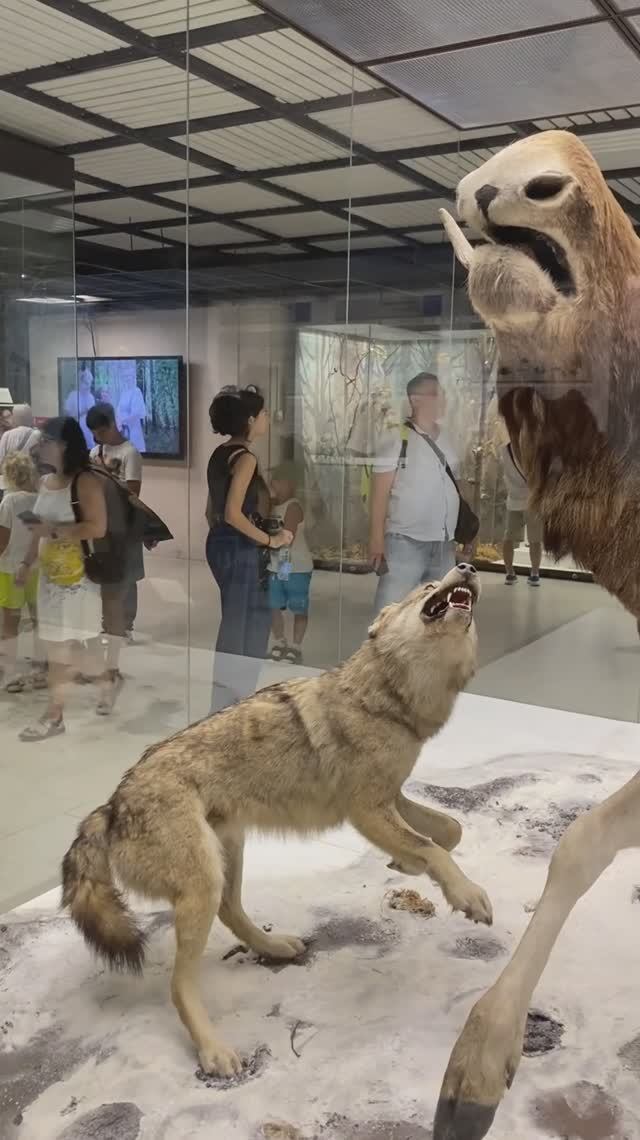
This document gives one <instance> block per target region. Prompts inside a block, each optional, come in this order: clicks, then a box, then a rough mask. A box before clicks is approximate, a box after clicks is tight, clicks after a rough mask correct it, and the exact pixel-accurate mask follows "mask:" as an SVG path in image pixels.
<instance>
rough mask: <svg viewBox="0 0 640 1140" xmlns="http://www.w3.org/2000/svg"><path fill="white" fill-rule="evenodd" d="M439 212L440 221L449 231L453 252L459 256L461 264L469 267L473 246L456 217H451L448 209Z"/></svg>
mask: <svg viewBox="0 0 640 1140" xmlns="http://www.w3.org/2000/svg"><path fill="white" fill-rule="evenodd" d="M438 214H439V215H440V221H441V222H442V224H443V226H444V228H445V230H446V232H447V237H448V238H449V241H450V242H451V244H452V246H453V252H454V253H455V255H456V257H457V258H458V261H459V262H460V264H461V265H464V267H465V269H469V267H470V265H471V262H472V261H473V246H472V245H471V243H470V242H469V241H468V240H467V238H466V237H465V235H464V234H463V232H462V230H461V229H460V226H459V225H458V223H457V222H456V220H455V218H452V217H451V214H450V213H449V211H448V210H438Z"/></svg>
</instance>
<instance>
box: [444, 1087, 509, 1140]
mask: <svg viewBox="0 0 640 1140" xmlns="http://www.w3.org/2000/svg"><path fill="white" fill-rule="evenodd" d="M497 1107H498V1106H497V1105H495V1104H494V1105H485V1104H473V1102H470V1101H464V1100H462V1101H461V1100H456V1098H455V1097H444V1096H441V1097H440V1100H439V1101H438V1107H437V1109H436V1118H435V1121H434V1124H433V1140H483V1137H484V1136H486V1135H487V1132H488V1131H489V1129H490V1128H491V1125H492V1124H493V1120H494V1117H495V1115H496V1109H497Z"/></svg>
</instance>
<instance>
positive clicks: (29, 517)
mask: <svg viewBox="0 0 640 1140" xmlns="http://www.w3.org/2000/svg"><path fill="white" fill-rule="evenodd" d="M18 518H19V519H20V522H23V523H25V524H26V525H27V526H40V523H41V522H42V519H41V518H38V516H37V515H34V513H33V511H20V514H19V515H18Z"/></svg>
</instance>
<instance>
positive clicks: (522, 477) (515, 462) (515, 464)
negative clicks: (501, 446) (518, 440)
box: [507, 443, 527, 483]
mask: <svg viewBox="0 0 640 1140" xmlns="http://www.w3.org/2000/svg"><path fill="white" fill-rule="evenodd" d="M507 451H508V452H509V456H510V458H511V462H512V463H513V466H514V467H515V469H516V471H517V472H518V475H519V476H520V478H521V479H522V480H523V481H524V482H525V483H526V481H527V477H526V475H525V473H524V471H523V470H522V468H521V466H520V464H519V463H518V460H517V459H516V457H515V455H514V454H513V448H512V446H511V444H510V443H508V444H507Z"/></svg>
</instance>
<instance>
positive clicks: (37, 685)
mask: <svg viewBox="0 0 640 1140" xmlns="http://www.w3.org/2000/svg"><path fill="white" fill-rule="evenodd" d="M185 12H186V8H185ZM179 22H180V21H179ZM183 26H184V25H183ZM125 70H126V69H125ZM174 70H175V76H176V77H177V83H174V86H173V88H172V92H173V96H172V97H173V98H174V100H175V101H176V102H175V103H174V106H175V116H176V118H179V117H180V115H182V116H183V117H184V116H186V106H187V80H186V75H185V73H184V71H182V70H180V69H179V68H175V69H174ZM104 74H105V73H101V76H102V75H104ZM127 75H130V76H132V77H133V78H132V80H131V81H132V82H133V79H134V78H135V76H134V73H133V70H131V71H130V72H126V75H125V78H126V76H127ZM107 78H108V76H107ZM174 78H175V77H174ZM78 82H80V80H78ZM123 82H124V80H123ZM93 90H94V91H95V87H94V88H93ZM107 94H108V92H107V89H106V88H105V92H104V98H105V100H106V98H107ZM123 100H124V95H123ZM25 107H26V111H25ZM22 111H23V113H24V114H27V113H28V114H29V115H30V124H31V129H32V130H33V131H34V132H36V133H37V129H38V122H39V117H38V116H39V108H38V106H37V105H35V104H30V103H28V102H25V104H24V106H23V107H22ZM121 113H122V114H123V116H124V117H125V119H126V118H128V117H129V115H132V114H134V112H133V111H132V109H131V108H129V109H126V108H125V107H124V103H123V106H122V109H121ZM146 113H147V117H149V116H151V115H152V111H151V109H150V105H149V106H148V107H147V112H146ZM164 113H165V112H164V110H163V112H162V115H164ZM162 115H161V117H162ZM73 122H74V120H71V127H70V126H69V124H68V123H67V125H66V129H67V130H69V131H70V133H71V134H72V136H73V135H74V127H73ZM1 125H2V123H1V120H0V126H1ZM77 129H78V130H80V131H81V130H82V128H77ZM85 129H87V128H85ZM95 133H96V138H95V140H93V141H95V150H94V149H92V147H91V146H90V145H87V144H85V143H83V144H82V145H79V147H78V150H79V153H78V154H77V155H76V156H75V165H76V194H75V199H74V196H73V192H72V191H69V192H66V193H63V194H57V193H55V192H52V191H48V192H47V193H46V194H44V193H39V194H38V195H33V196H29V197H23V198H22V199H21V200H20V201H17V200H15V199H11V200H10V201H5V202H0V211H1V214H0V234H1V239H2V246H3V249H2V265H3V273H2V282H1V285H0V304H1V314H2V322H1V337H0V362H1V364H2V379H1V380H0V387H1V388H2V391H0V411H2V414H3V416H4V414H5V409H7V410H10V409H11V407H12V406H14V405H19V404H30V405H31V408H32V410H33V416H34V423H35V425H36V427H39V428H42V429H43V432H44V436H45V441H44V442H43V443H42V446H41V447H40V449H39V452H38V458H39V462H40V465H41V471H42V473H43V474H44V475H45V487H44V489H43V490H41V492H40V496H39V498H38V501H37V504H36V500H35V497H34V498H33V503H32V504H31V506H30V509H36V507H37V511H38V512H39V513H40V512H41V511H43V510H48V509H49V507H48V506H47V504H52V506H51V510H52V511H53V514H52V516H51V517H52V520H53V521H52V525H53V524H54V523H55V522H56V521H58V522H60V523H62V522H64V521H69V519H68V518H67V516H68V514H69V511H72V513H73V510H74V508H73V507H72V505H71V498H70V495H71V491H70V486H71V485H70V484H69V483H68V480H67V482H66V483H65V479H66V475H65V473H64V472H63V471H62V469H60V470H58V467H59V462H58V461H59V459H60V456H61V454H62V451H61V448H60V447H58V444H57V443H55V442H54V443H53V444H50V443H49V442H47V440H48V437H47V434H46V433H47V431H48V430H52V431H53V434H54V437H55V439H56V440H57V439H58V435H59V433H60V431H61V430H62V429H61V428H60V421H59V420H57V422H56V424H55V425H54V426H53V427H52V426H51V423H50V420H51V417H56V418H57V417H72V418H73V420H74V421H76V423H79V428H78V429H77V430H79V431H80V443H79V444H78V448H80V447H84V446H86V447H90V448H91V449H94V448H98V449H101V450H96V451H94V452H93V456H94V459H96V460H97V461H98V462H100V461H102V462H103V463H104V465H105V466H106V467H107V468H108V470H109V472H110V473H111V474H112V475H116V476H118V477H119V478H120V479H124V480H125V481H126V482H127V483H128V484H129V487H130V488H131V489H132V490H134V491H135V490H137V489H138V484H139V482H140V479H141V496H142V499H143V500H144V502H145V503H147V504H148V505H149V507H151V508H152V509H153V510H154V511H156V512H157V513H158V515H159V516H160V517H161V519H162V520H163V521H164V522H165V523H166V525H167V527H168V528H169V531H170V532H171V535H172V539H171V541H164V542H162V543H161V544H160V545H158V546H157V547H156V548H155V549H144V548H143V545H142V543H141V541H140V539H139V538H138V539H136V541H135V542H130V543H129V544H128V548H127V552H126V555H123V561H124V563H125V573H124V576H123V577H121V578H120V580H119V582H118V583H117V584H112V585H110V586H107V587H105V586H104V585H103V586H102V589H101V587H100V585H96V584H90V585H89V586H87V579H86V575H85V576H84V577H83V576H82V571H83V562H82V558H81V554H80V551H79V548H78V547H77V545H76V546H71V547H69V543H68V542H67V543H66V545H65V542H64V541H63V540H55V539H53V540H51V541H50V544H49V546H46V544H45V545H43V547H42V550H41V552H40V583H41V585H40V592H39V594H38V598H37V612H38V618H39V632H40V641H39V642H38V643H37V645H36V647H35V648H33V647H32V640H33V634H32V631H31V630H30V628H29V621H30V618H31V617H32V616H35V607H34V612H33V614H31V613H30V611H29V608H28V607H27V606H26V605H25V606H24V608H23V612H22V622H21V631H20V636H19V639H18V640H17V642H16V639H15V637H14V638H11V637H8V638H7V637H5V639H4V641H3V649H4V658H5V659H4V675H3V683H4V685H5V686H7V683H8V692H7V693H6V694H5V695H4V697H3V703H4V708H3V716H4V718H5V719H4V731H5V733H6V734H7V738H8V740H9V742H10V749H9V750H10V752H11V755H14V754H15V756H16V758H17V757H18V755H19V757H20V767H19V771H20V772H21V773H22V775H21V777H20V779H21V783H20V784H19V785H13V784H11V783H10V784H9V793H8V797H7V796H6V795H3V794H2V791H1V789H0V800H2V801H3V802H9V804H10V811H11V820H10V827H11V832H12V834H11V836H10V838H8V839H4V838H3V836H2V835H1V834H0V912H2V911H4V910H5V909H7V908H8V907H9V906H11V905H12V904H13V903H15V902H19V901H22V900H23V899H25V898H31V897H33V896H35V895H37V894H39V892H40V891H41V890H43V889H44V888H46V887H48V886H53V885H55V884H57V882H58V870H57V869H58V866H59V862H60V858H61V855H62V853H63V852H64V850H65V849H66V847H67V846H68V844H69V843H70V841H71V839H72V838H73V834H74V831H75V828H76V826H77V821H78V819H81V818H83V817H84V816H85V815H86V814H87V812H88V811H89V810H90V809H93V808H94V807H95V806H96V805H98V804H100V803H103V802H105V800H106V799H107V798H108V797H109V796H110V795H111V794H112V792H113V790H114V788H115V787H116V785H117V783H118V781H119V779H120V777H121V776H122V774H123V773H124V771H125V770H126V769H127V768H129V767H130V766H131V764H132V763H134V762H135V761H137V759H138V758H139V756H140V755H141V753H142V751H143V750H144V749H145V747H146V746H147V745H149V744H151V743H152V742H153V741H156V740H158V739H160V738H162V737H164V736H167V735H170V734H171V733H172V732H173V731H175V730H177V729H180V728H182V727H183V726H184V725H185V723H186V722H187V719H188V715H189V705H188V671H187V657H188V651H189V643H188V616H189V552H190V519H189V501H188V492H189V479H188V467H187V451H186V448H187V446H188V414H187V374H186V362H187V359H188V352H187V340H186V322H185V318H186V304H185V288H186V246H185V244H184V243H183V242H181V241H179V240H178V239H177V238H176V237H175V234H176V233H178V232H179V231H180V229H182V230H184V215H185V201H184V192H182V195H181V193H180V187H182V191H184V185H185V179H186V151H185V152H184V155H183V157H182V159H180V158H179V157H175V156H174V155H173V154H172V155H167V154H165V153H164V152H163V151H162V149H161V150H157V151H152V150H150V149H147V148H146V147H145V146H143V145H141V144H140V145H130V143H129V142H128V141H127V139H126V138H123V136H118V135H114V136H111V137H110V138H109V139H108V140H107V142H108V145H107V146H105V145H104V138H103V137H102V136H100V132H99V131H98V130H96V132H95ZM103 134H104V132H103ZM86 137H87V140H88V141H89V142H90V141H92V140H91V136H90V134H89V133H88V134H87V136H86ZM72 149H73V148H72ZM170 149H172V148H170ZM176 149H178V150H179V148H176ZM45 154H46V152H45ZM150 156H151V158H150ZM58 159H59V156H58V155H55V156H53V157H52V160H51V161H52V164H53V168H54V169H55V161H56V160H58ZM47 173H48V168H47V162H46V159H44V160H43V163H42V178H43V181H45V180H46V178H47ZM105 175H106V178H105ZM162 179H165V181H169V180H170V179H173V181H174V182H177V185H176V201H175V204H173V203H172V202H171V201H170V200H163V196H162V193H161V192H160V189H159V187H160V186H161V184H162ZM156 191H158V192H157V193H156ZM158 198H160V202H161V204H158V201H157V199H158ZM74 224H75V235H74ZM74 254H75V256H74ZM154 254H155V260H154ZM26 415H27V413H26V412H25V411H24V410H16V411H14V418H16V419H18V421H19V422H22V418H21V417H24V416H26ZM96 416H97V418H95V417H96ZM64 431H65V433H66V432H67V429H66V428H65V429H64ZM66 438H67V436H66V434H65V439H66ZM76 442H77V441H76ZM70 446H71V445H70V444H69V445H67V444H65V445H64V447H65V448H66V450H65V454H67V453H70V452H69V447H70ZM75 446H76V445H75V444H74V447H75ZM78 448H76V450H78ZM140 456H141V457H142V458H141V470H140ZM78 462H80V460H78ZM82 462H84V460H82ZM52 465H53V467H55V471H51V467H52ZM5 467H6V463H5ZM77 470H78V471H79V470H80V467H78V468H77ZM75 473H77V471H76V472H75ZM4 478H5V484H6V492H5V493H7V492H8V491H9V490H10V489H11V488H10V487H9V484H8V483H7V474H6V473H5V476H4ZM60 478H62V482H60ZM63 484H64V486H63ZM73 485H74V486H76V488H77V494H78V496H79V500H78V506H77V508H76V509H77V511H78V512H79V513H80V514H82V512H83V510H84V511H86V510H87V509H88V507H87V502H86V501H85V502H84V506H83V503H82V494H83V492H82V489H81V485H79V484H73ZM43 496H45V497H46V503H45V498H43ZM65 496H66V498H65ZM58 498H59V499H60V503H58ZM54 500H55V501H54ZM63 500H64V502H63ZM25 501H26V500H25ZM56 510H59V511H60V512H62V513H61V514H60V519H59V520H58V519H57V516H56V518H54V517H53V516H54V515H55V512H56ZM114 510H117V508H114V507H113V504H111V505H110V506H109V508H108V519H109V520H110V521H109V522H108V527H113V526H115V525H117V524H115V523H114V519H115V517H116V516H115V515H114V514H113V511H114ZM119 517H120V516H118V518H119ZM109 533H111V531H110V532H109ZM56 542H57V546H56ZM63 547H64V550H63ZM70 551H72V552H73V555H74V558H75V560H76V562H77V563H78V565H79V567H80V569H79V573H80V578H81V582H80V585H78V583H76V582H75V579H74V580H73V581H72V582H71V584H70V580H69V575H73V574H74V573H75V572H76V570H75V569H74V566H75V563H74V562H73V559H72V557H71V553H70ZM58 554H60V559H58ZM62 554H64V558H65V559H66V561H64V560H62ZM54 556H55V557H54ZM47 559H48V560H49V561H47ZM51 559H53V561H51ZM56 560H58V561H59V562H60V564H59V565H58V561H56ZM63 562H64V564H63ZM65 566H66V567H67V569H66V570H65ZM65 575H66V577H65ZM43 583H44V585H43ZM85 586H87V592H86V594H84V593H83V591H84V590H85ZM45 587H46V588H45ZM49 587H51V589H49ZM47 591H49V592H48V593H47ZM81 595H82V599H83V600H82V604H80V603H79V599H80V596H81ZM101 595H102V596H101ZM20 600H21V599H20ZM34 601H35V596H34ZM76 603H78V604H76ZM7 620H8V621H9V623H10V622H11V620H12V619H11V615H10V614H9V616H8V618H7V611H6V610H4V623H5V630H6V629H8V628H9V626H7ZM16 650H17V656H16ZM14 658H15V659H14ZM14 674H15V676H14ZM47 685H48V687H47ZM62 725H64V726H65V727H66V733H65V734H64V735H62V734H61V727H62ZM25 729H26V730H27V732H28V742H27V743H24V744H23V743H20V744H19V745H18V744H17V737H18V734H19V733H21V732H23V730H25ZM43 737H44V739H43ZM18 748H19V749H22V750H23V751H22V752H20V754H19V753H18V751H17V749H18ZM42 766H44V767H42ZM45 768H46V771H47V772H49V773H52V772H55V773H56V775H55V780H53V783H52V784H51V785H49V784H47V788H46V790H43V784H42V780H41V778H40V776H41V774H42V773H43V772H44V769H45ZM27 773H30V774H29V775H28V776H27ZM18 787H19V789H20V790H19V791H18V792H16V790H15V789H16V788H18ZM3 845H6V851H5V850H4V847H3Z"/></svg>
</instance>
